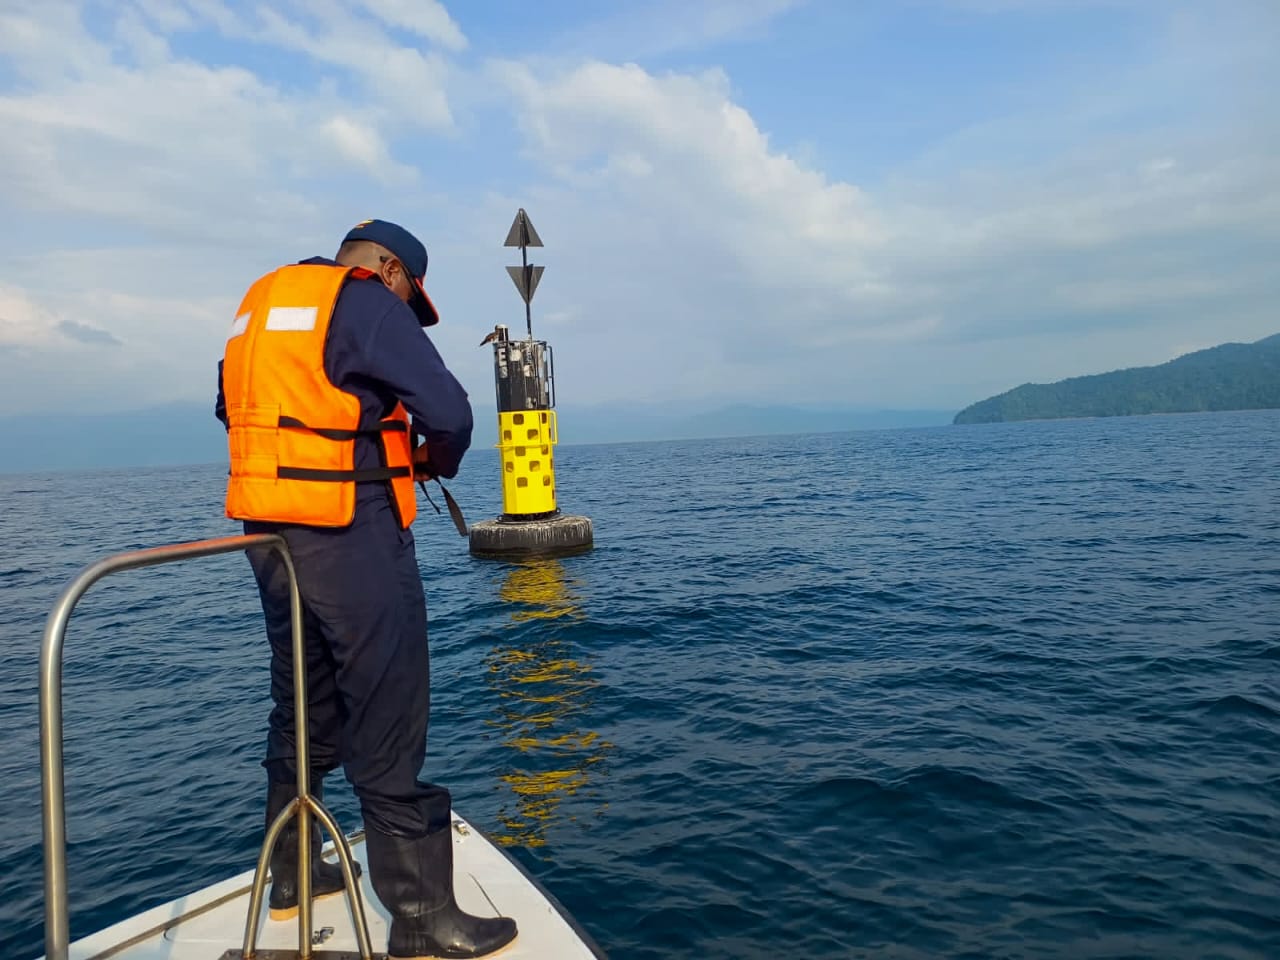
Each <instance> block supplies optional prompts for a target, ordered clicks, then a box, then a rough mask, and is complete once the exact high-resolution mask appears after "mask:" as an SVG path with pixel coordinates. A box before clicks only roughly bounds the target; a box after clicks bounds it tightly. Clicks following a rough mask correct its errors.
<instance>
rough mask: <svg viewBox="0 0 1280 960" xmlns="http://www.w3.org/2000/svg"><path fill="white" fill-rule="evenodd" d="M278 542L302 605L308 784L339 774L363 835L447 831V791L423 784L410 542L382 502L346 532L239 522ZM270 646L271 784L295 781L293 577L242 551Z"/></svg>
mask: <svg viewBox="0 0 1280 960" xmlns="http://www.w3.org/2000/svg"><path fill="white" fill-rule="evenodd" d="M244 529H245V532H246V533H279V534H281V535H283V536H284V538H285V540H286V541H287V543H288V545H289V552H290V554H291V555H292V557H293V563H294V569H295V570H296V572H297V575H298V586H299V590H300V592H301V594H302V609H303V617H304V632H305V637H306V656H307V711H308V724H307V725H308V729H309V732H310V739H309V746H310V767H311V775H312V777H313V778H315V777H323V776H324V775H325V774H327V773H329V772H330V771H332V770H334V769H336V768H337V767H338V766H342V768H343V770H344V772H345V773H346V776H347V779H348V780H349V781H350V782H351V785H352V787H353V788H354V789H355V792H356V796H357V797H358V798H359V800H360V807H361V812H362V813H363V815H364V821H365V824H366V826H370V827H373V828H375V829H377V830H379V831H381V832H382V833H386V834H390V835H392V836H403V837H418V836H422V835H424V834H426V833H431V832H434V831H435V830H438V829H441V828H443V827H447V826H448V824H449V802H450V798H449V792H448V791H447V790H445V789H444V788H443V787H440V786H436V785H435V784H431V783H426V782H424V781H422V780H420V779H419V778H418V774H419V773H420V771H421V769H422V764H423V761H424V759H425V756H426V737H427V717H428V713H429V710H430V704H431V697H430V692H429V680H430V666H429V663H428V654H427V609H426V600H425V597H424V595H423V591H422V578H421V576H420V574H419V573H418V562H417V557H416V554H415V550H414V541H413V533H412V531H410V530H402V529H400V525H399V523H398V522H397V520H396V518H395V514H394V512H393V510H392V508H391V504H390V502H389V501H388V500H387V498H386V497H385V496H381V495H380V496H378V497H377V498H375V499H362V502H361V503H359V504H358V506H357V509H356V516H355V520H354V521H353V522H352V524H351V525H350V526H349V527H343V528H335V529H324V528H318V527H300V526H288V525H282V524H274V523H257V522H246V523H245V525H244ZM247 552H248V554H249V562H250V563H251V564H252V566H253V572H254V576H255V578H256V579H257V581H258V592H259V594H260V595H261V598H262V610H263V613H264V614H265V617H266V626H267V636H268V638H269V639H270V641H271V699H272V701H273V702H274V704H275V706H274V708H273V709H272V711H271V715H270V718H269V730H268V734H267V754H266V759H265V760H264V761H263V766H265V767H266V768H267V775H268V777H269V778H270V779H271V780H274V781H278V782H284V783H292V782H294V780H295V777H296V773H295V770H296V767H295V763H294V761H295V758H296V753H297V751H296V747H295V740H294V697H293V642H292V637H291V634H290V630H289V577H288V573H287V572H286V571H285V567H284V563H283V562H282V561H281V559H280V557H279V555H278V554H276V553H275V552H273V551H264V550H261V549H255V550H249V551H247Z"/></svg>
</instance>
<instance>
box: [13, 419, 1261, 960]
mask: <svg viewBox="0 0 1280 960" xmlns="http://www.w3.org/2000/svg"><path fill="white" fill-rule="evenodd" d="M563 426H564V432H565V436H566V437H567V438H571V435H572V424H571V423H565V424H564V425H563ZM557 478H558V489H559V494H560V502H561V506H562V508H563V509H565V510H566V511H567V512H573V513H580V514H585V515H587V516H590V517H591V518H592V519H593V521H594V523H595V535H596V547H595V549H594V551H592V552H591V553H589V554H586V555H583V556H578V557H572V558H566V559H562V560H552V561H542V562H535V563H526V564H505V563H498V562H492V561H480V560H474V559H472V558H470V557H469V555H468V553H467V549H466V542H465V541H464V540H462V539H461V538H459V537H458V536H457V535H456V534H455V533H454V532H453V528H452V526H451V524H450V523H449V522H448V519H447V517H437V516H436V515H435V513H434V512H432V511H431V509H430V507H429V506H428V505H427V504H426V503H425V501H423V503H422V508H423V511H424V512H423V515H422V516H421V517H420V519H419V522H418V523H417V525H416V527H415V530H416V534H417V538H418V556H419V563H420V565H421V568H422V576H423V580H424V583H425V585H426V593H427V598H428V607H429V617H430V634H431V645H432V675H431V685H432V698H433V713H432V721H431V730H430V735H429V744H428V759H427V766H426V768H425V769H424V776H426V777H427V778H429V779H433V780H436V781H438V782H441V783H443V784H445V785H447V786H448V787H449V788H450V789H451V790H452V791H453V795H454V802H455V806H456V808H457V809H458V811H459V812H460V813H462V814H463V815H464V816H466V817H468V818H469V819H471V820H473V821H474V822H475V823H476V824H477V825H478V826H480V827H481V828H483V829H484V830H486V831H487V832H488V833H490V834H491V835H492V836H494V837H495V838H496V839H498V840H500V841H502V842H503V843H505V844H507V845H508V848H509V849H510V851H511V852H512V853H513V855H515V856H516V857H517V858H518V859H519V860H521V861H522V862H523V863H524V864H525V865H527V866H528V868H529V869H530V871H531V872H532V873H533V874H534V875H535V876H536V877H537V878H538V879H539V880H540V881H541V882H542V883H543V884H544V885H545V886H546V887H547V888H548V889H549V890H550V891H551V892H552V893H553V894H554V895H555V896H556V897H557V898H558V899H559V900H560V901H561V902H562V903H563V904H564V905H565V906H566V907H567V908H568V909H569V911H570V912H571V913H572V914H573V915H574V916H575V917H576V918H577V919H578V920H579V921H580V922H581V923H582V925H583V926H584V927H585V928H586V929H587V930H588V931H589V932H590V933H591V934H592V935H593V936H594V937H595V939H596V940H597V941H599V943H600V944H601V945H602V947H604V949H605V950H607V951H608V952H609V954H610V955H611V956H612V957H614V958H619V960H621V958H637V960H639V958H645V960H648V958H654V960H656V958H660V957H691V958H693V957H697V958H766V957H768V958H776V957H783V956H797V957H799V956H803V957H884V958H888V957H893V958H926V957H973V958H996V957H999V958H1005V957H1008V958H1014V957H1018V958H1021V957H1063V958H1077V957H1159V958H1172V957H1187V958H1209V957H1223V958H1244V957H1251V958H1275V957H1280V741H1278V739H1277V737H1278V735H1280V506H1277V504H1280V412H1275V411H1263V412H1253V413H1233V414H1204V415H1188V416H1166V417H1146V418H1123V419H1111V420H1081V421H1062V422H1050V423H1021V424H1001V425H990V426H974V427H947V428H933V429H916V430H902V431H875V432H859V433H843V434H823V435H813V436H787V437H756V438H748V439H723V440H701V441H683V442H669V443H643V444H627V445H612V446H571V445H570V446H562V447H560V448H559V451H558V456H557ZM224 483H225V465H210V466H199V467H188V468H168V469H147V470H137V471H111V472H98V473H63V474H48V475H35V474H30V475H8V476H0V503H3V505H4V509H3V511H2V512H0V544H2V545H3V546H2V547H0V644H2V650H3V657H0V810H3V813H4V817H3V824H4V830H3V831H0V876H2V877H3V879H2V880H0V889H2V891H3V895H2V896H0V955H3V956H5V957H16V958H25V957H34V956H36V955H38V954H40V953H41V952H42V935H43V934H42V929H43V925H42V890H41V849H40V820H39V750H38V731H37V707H36V684H37V669H38V661H37V651H38V648H39V641H40V633H41V630H42V627H43V622H44V618H45V616H46V615H47V613H48V610H49V608H50V606H51V605H52V604H53V602H54V600H55V598H56V597H57V595H58V592H59V591H60V589H61V588H62V587H63V586H64V585H65V583H66V582H67V581H68V580H69V579H70V578H71V577H72V576H74V574H75V572H76V571H77V570H78V569H79V568H80V567H82V566H83V565H84V564H86V563H89V562H91V561H92V560H94V559H96V558H98V557H101V556H104V555H106V554H110V553H114V552H117V551H122V550H130V549H135V548H139V547H144V546H151V545H156V544H161V543H168V542H177V541H184V540H193V539H197V538H201V537H209V536H219V535H225V534H230V533H235V532H237V528H236V525H235V524H233V523H231V522H229V521H227V520H225V519H223V518H222V516H221V514H222V504H221V498H222V493H223V486H224ZM451 489H452V491H453V493H454V494H455V496H457V498H458V499H459V501H460V502H461V503H462V505H463V507H464V510H466V512H467V513H468V515H469V517H470V518H471V519H473V520H477V519H484V518H486V517H491V516H493V515H494V514H496V513H497V512H498V511H499V509H500V503H499V489H500V488H499V476H498V471H497V461H496V458H495V456H494V453H493V451H491V450H478V451H475V452H474V453H473V454H471V455H469V457H468V460H467V461H466V463H465V464H464V468H463V475H462V476H461V477H460V478H459V480H458V481H456V482H455V483H453V484H451ZM438 499H439V498H437V500H438ZM260 618H261V613H260V610H259V607H258V601H257V596H256V593H255V590H254V586H253V580H252V577H251V575H250V573H249V569H248V564H247V562H246V561H245V559H244V558H243V556H241V555H232V556H228V557H221V558H216V559H208V560H200V561H188V562H184V563H181V564H178V565H175V566H169V567H160V568H152V569H148V570H142V571H131V572H126V573H123V574H119V575H116V576H114V577H112V578H110V579H109V580H107V581H104V582H102V583H101V584H99V585H98V586H97V587H95V588H93V590H91V591H90V593H89V594H88V595H87V596H86V597H85V599H84V600H83V601H81V603H80V605H79V606H78V607H77V609H76V614H75V617H74V618H73V620H72V622H71V628H70V631H69V633H68V637H67V646H66V673H65V696H66V771H67V772H66V781H67V809H68V835H69V852H68V863H69V871H70V902H71V928H72V934H73V936H75V937H79V936H83V935H85V934H88V933H89V932H91V931H93V930H96V929H99V928H101V927H103V926H105V925H107V924H110V923H112V922H115V921H117V920H120V919H122V918H123V917H126V916H128V915H131V914H132V913H135V912H137V911H139V910H141V909H143V908H145V907H148V906H152V905H154V904H157V903H161V902H164V901H166V900H169V899H171V898H173V897H175V896H177V895H179V894H182V893H185V892H188V891H191V890H193V889H196V888H199V887H201V886H203V885H205V884H208V883H211V882H213V881H216V880H219V879H222V878H225V877H227V876H230V875H232V874H234V873H237V872H240V871H243V870H246V869H249V868H250V867H251V866H252V863H253V861H254V857H255V853H256V849H257V845H258V843H259V842H260V840H261V818H262V801H263V793H264V782H263V771H262V769H261V767H260V766H259V760H260V755H261V752H262V747H263V741H264V732H265V723H266V712H267V709H268V701H267V653H266V645H265V641H264V639H263V636H262V628H261V622H260ZM327 790H328V793H327V797H326V799H327V800H328V801H329V802H330V804H331V806H332V807H333V808H334V809H335V810H336V812H337V814H338V816H339V819H340V820H341V821H342V823H343V825H344V826H345V827H347V828H350V829H354V828H356V827H357V826H358V825H359V812H358V808H357V807H356V805H355V803H354V802H353V800H352V798H351V794H350V789H349V788H348V787H347V786H346V784H345V782H344V781H343V780H342V778H341V775H340V774H335V775H334V776H332V777H331V778H330V779H329V781H328V783H327ZM237 936H238V934H237Z"/></svg>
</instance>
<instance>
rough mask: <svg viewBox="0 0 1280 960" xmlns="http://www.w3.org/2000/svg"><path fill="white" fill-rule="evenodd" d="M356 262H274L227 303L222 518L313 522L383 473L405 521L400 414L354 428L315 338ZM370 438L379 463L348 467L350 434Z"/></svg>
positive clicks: (346, 510)
mask: <svg viewBox="0 0 1280 960" xmlns="http://www.w3.org/2000/svg"><path fill="white" fill-rule="evenodd" d="M353 273H354V274H355V275H357V276H368V275H369V274H368V272H367V271H363V270H360V269H359V268H349V267H333V266H325V265H322V264H299V265H296V266H289V267H281V268H280V269H279V270H276V271H275V272H273V273H269V274H267V275H266V276H265V277H263V278H261V279H260V280H258V282H257V283H255V284H254V285H253V286H252V287H250V288H249V292H248V293H247V294H245V297H244V302H243V303H241V305H240V309H239V310H237V311H236V318H235V321H234V323H233V324H232V326H231V335H230V337H228V339H227V348H226V354H225V356H224V358H223V365H222V390H223V394H224V396H225V397H226V404H227V419H228V421H229V422H230V428H229V430H228V432H227V443H228V447H229V450H230V454H231V477H230V479H229V481H228V483H227V516H228V517H231V518H233V519H236V520H268V521H275V522H278V523H299V524H306V525H308V526H315V527H344V526H346V525H347V524H349V523H351V521H352V519H353V518H354V517H355V503H356V484H357V483H359V482H366V481H378V480H385V481H388V482H389V483H390V485H391V492H392V501H393V503H394V504H395V508H396V513H397V516H398V517H399V519H400V524H401V526H403V527H407V526H409V524H410V523H412V522H413V518H414V515H415V514H416V512H417V497H416V496H415V494H414V487H413V465H412V464H413V451H412V445H411V441H410V432H409V415H408V413H407V412H406V411H405V409H404V406H403V405H402V404H399V403H397V404H396V407H395V409H394V410H393V411H392V412H391V414H390V415H389V416H387V417H386V418H384V419H383V420H381V421H380V422H378V423H376V424H373V425H371V426H368V427H364V428H362V427H361V425H360V400H359V398H358V397H356V396H354V395H353V394H350V393H347V392H345V391H343V390H339V389H338V388H337V387H335V386H334V385H333V384H332V383H330V382H329V377H328V375H327V374H326V373H325V371H324V344H325V338H326V337H327V335H328V333H329V321H330V319H331V318H332V317H333V307H334V304H335V303H337V300H338V294H339V292H340V291H341V290H342V286H343V284H344V283H345V282H346V281H347V278H348V276H350V275H352V274H353ZM361 436H367V437H377V438H378V440H379V443H378V449H379V450H380V451H381V454H382V465H381V466H380V467H377V468H374V469H369V470H356V469H355V446H356V439H357V438H358V437H361Z"/></svg>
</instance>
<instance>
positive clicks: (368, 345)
mask: <svg viewBox="0 0 1280 960" xmlns="http://www.w3.org/2000/svg"><path fill="white" fill-rule="evenodd" d="M301 262H302V263H304V264H324V265H328V266H336V264H335V263H334V261H333V260H329V259H327V258H324V257H312V258H311V259H310V260H303V261H301ZM324 371H325V374H326V375H327V376H328V377H329V381H330V383H332V384H333V385H334V386H335V387H337V388H339V389H340V390H343V391H345V392H346V393H350V394H352V395H354V396H356V397H357V398H359V400H360V426H361V427H362V428H366V427H373V426H375V425H376V424H377V422H378V421H379V420H381V419H382V418H383V417H385V416H387V415H388V414H390V413H391V411H392V410H393V409H394V408H395V405H396V401H397V400H399V401H400V402H402V403H403V404H404V406H405V409H406V410H408V411H409V416H410V417H412V418H413V431H414V433H416V434H418V436H420V437H421V438H422V440H423V442H424V443H425V444H426V447H427V450H428V453H429V456H430V469H431V472H432V473H434V474H435V475H436V476H440V477H446V478H448V477H453V476H456V475H457V473H458V466H459V464H460V463H461V462H462V455H463V454H464V453H466V452H467V448H468V447H470V446H471V429H472V418H471V403H470V401H468V400H467V393H466V391H465V390H463V389H462V384H460V383H458V381H457V378H455V377H454V375H453V374H452V373H450V372H449V370H448V368H447V367H445V365H444V361H443V360H442V359H441V358H440V354H439V353H438V352H436V348H435V345H434V344H432V342H431V341H430V340H429V339H428V338H427V335H426V334H425V333H424V332H423V330H422V327H421V326H419V325H418V319H417V317H415V316H414V314H413V311H412V310H411V309H410V308H409V305H408V304H406V303H405V302H404V301H402V300H401V299H400V298H399V297H397V296H396V295H395V294H394V293H392V292H391V291H390V290H388V289H387V288H386V287H385V286H384V285H383V284H382V281H381V280H379V279H377V278H376V277H374V278H370V279H367V280H358V279H354V278H353V279H350V280H348V281H347V283H346V284H345V285H344V286H343V288H342V290H341V292H340V293H339V294H338V300H337V303H335V304H334V308H333V318H332V319H331V320H330V322H329V333H328V336H327V338H326V340H325V345H324ZM214 412H215V413H216V415H217V417H218V419H219V420H221V421H222V423H223V425H224V426H225V425H227V410H226V398H225V397H224V395H223V391H222V363H221V361H219V363H218V400H217V404H216V406H215V411H214ZM290 415H292V416H296V417H298V418H299V419H300V420H304V421H307V422H308V423H309V422H310V421H309V420H308V417H307V412H306V411H305V410H294V411H290ZM311 425H312V426H317V427H322V426H329V424H319V423H317V424H311ZM377 444H378V441H377V440H375V439H372V438H365V437H361V438H359V439H357V440H356V449H355V468H356V469H357V470H363V469H367V468H371V467H377V466H380V465H381V463H382V460H381V455H380V454H379V451H378V446H377ZM358 486H359V487H360V488H361V490H360V491H359V495H358V499H360V500H364V499H367V496H368V495H370V494H373V493H378V492H382V491H385V489H386V484H384V483H376V484H368V483H362V484H359V485H358Z"/></svg>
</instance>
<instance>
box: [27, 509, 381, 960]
mask: <svg viewBox="0 0 1280 960" xmlns="http://www.w3.org/2000/svg"><path fill="white" fill-rule="evenodd" d="M250 547H265V548H268V549H270V550H274V551H275V552H276V553H278V554H279V555H280V558H281V560H282V561H283V562H284V565H285V570H286V571H287V572H288V574H289V618H290V627H291V630H292V639H293V689H294V722H295V725H296V735H295V740H296V744H297V757H296V764H295V765H296V767H297V771H298V798H297V799H296V800H294V801H293V803H292V804H290V805H289V807H288V808H286V809H285V811H284V812H283V813H282V814H281V815H280V816H279V817H277V818H276V820H275V822H274V823H273V824H271V826H270V829H269V830H268V831H267V837H266V840H265V842H264V844H263V848H262V851H261V852H260V854H259V856H258V866H257V869H256V871H255V873H254V883H253V891H252V893H251V895H250V898H249V899H250V912H249V918H248V920H247V921H246V924H245V939H244V945H243V950H242V954H243V956H244V957H245V958H246V960H248V958H251V957H252V956H253V952H254V949H255V944H256V940H257V927H258V910H259V908H260V906H261V903H262V892H263V887H264V884H265V882H266V866H267V862H268V859H269V858H270V854H271V849H272V847H273V846H274V845H275V839H276V837H278V836H279V834H280V831H281V830H282V829H283V827H284V825H285V823H286V822H287V821H288V820H289V818H290V817H292V816H296V817H297V818H298V837H299V842H298V955H299V957H301V958H303V960H305V958H307V957H310V956H311V952H312V951H311V844H310V843H309V842H308V838H309V837H310V836H311V815H312V814H315V815H316V816H317V817H319V819H320V821H321V822H322V823H323V824H324V826H325V827H326V828H327V829H328V830H329V832H330V833H331V834H332V835H333V838H334V846H335V847H336V848H337V850H338V859H339V860H340V861H341V863H342V873H343V877H344V879H345V880H346V886H347V901H348V903H349V905H350V907H351V915H352V920H353V922H354V925H355V928H356V940H357V943H358V945H359V948H360V956H361V957H363V958H365V960H370V958H371V957H372V955H373V953H372V950H371V949H370V946H369V929H368V925H367V924H366V922H365V916H364V905H363V903H362V902H361V898H360V889H359V886H358V885H357V884H356V882H355V874H354V867H353V865H352V860H351V850H350V848H349V847H348V845H347V842H346V837H345V836H343V834H342V831H341V830H340V829H339V828H338V825H337V823H336V822H335V821H334V819H333V817H332V815H331V814H330V813H329V812H328V811H327V810H325V808H324V806H323V805H322V804H321V803H320V802H319V801H317V800H316V799H315V798H314V797H313V796H311V793H310V779H311V778H310V773H309V766H308V763H309V755H308V737H307V731H308V726H307V692H306V691H307V681H306V663H307V659H306V651H305V648H304V643H303V639H304V638H303V630H302V598H301V595H300V593H299V591H298V576H297V573H296V572H295V570H294V567H293V558H292V557H291V556H290V555H289V548H288V545H287V544H286V543H285V541H284V538H283V537H280V536H277V535H275V534H265V533H264V534H246V535H242V536H235V537H219V538H216V539H212V540H196V541H193V542H191V543H178V544H172V545H169V546H164V547H152V548H150V549H147V550H133V551H130V552H128V553H118V554H115V555H114V556H110V557H106V558H105V559H102V560H99V561H98V562H97V563H93V564H90V565H89V566H87V567H85V568H84V569H83V570H81V571H80V573H79V574H77V575H76V577H75V579H74V580H72V581H71V582H70V583H69V584H68V585H67V586H66V587H65V588H64V589H63V591H62V593H61V594H60V595H59V596H58V600H57V602H56V603H55V604H54V606H53V609H52V610H51V611H50V612H49V618H48V619H47V620H46V621H45V627H44V639H43V640H42V642H41V646H40V778H41V806H42V819H43V825H44V922H45V927H44V948H45V958H46V960H67V954H68V950H69V948H70V945H71V936H70V923H69V920H68V914H67V815H66V805H65V790H64V786H63V769H62V745H63V737H62V646H63V641H64V639H65V638H66V632H67V623H68V621H69V620H70V619H71V611H72V610H73V609H74V607H75V605H76V603H77V602H78V601H79V600H80V598H81V597H82V596H84V594H85V592H86V591H87V590H88V589H89V588H90V587H91V586H93V584H94V583H96V582H97V581H99V580H101V579H102V578H103V577H105V576H107V575H108V574H111V573H116V572H117V571H120V570H134V569H137V568H139V567H151V566H155V565H156V564H161V563H172V562H173V561H176V560H188V559H192V558H195V557H210V556H215V555H217V554H222V553H234V552H236V551H238V550H246V549H248V548H250Z"/></svg>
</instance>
